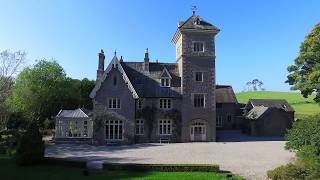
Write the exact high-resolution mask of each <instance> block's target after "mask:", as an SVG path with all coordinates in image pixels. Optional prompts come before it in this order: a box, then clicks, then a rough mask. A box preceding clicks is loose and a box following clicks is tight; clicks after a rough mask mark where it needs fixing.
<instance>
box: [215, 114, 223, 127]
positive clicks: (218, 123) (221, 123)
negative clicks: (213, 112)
mask: <svg viewBox="0 0 320 180" xmlns="http://www.w3.org/2000/svg"><path fill="white" fill-rule="evenodd" d="M216 127H223V117H222V116H217V122H216Z"/></svg>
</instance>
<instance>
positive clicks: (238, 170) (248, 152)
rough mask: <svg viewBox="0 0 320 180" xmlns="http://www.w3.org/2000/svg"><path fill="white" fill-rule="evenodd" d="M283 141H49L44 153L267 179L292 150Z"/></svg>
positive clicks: (287, 160) (286, 159) (291, 156)
mask: <svg viewBox="0 0 320 180" xmlns="http://www.w3.org/2000/svg"><path fill="white" fill-rule="evenodd" d="M284 144H285V142H284V141H248V142H208V143H176V144H136V145H129V146H89V145H51V146H48V147H47V149H46V155H47V156H52V157H62V158H73V159H82V160H87V161H89V162H91V163H92V162H94V163H97V162H117V163H126V162H129V163H181V164H183V163H187V164H192V163H195V164H210V163H213V164H219V165H220V168H221V169H222V170H227V171H231V172H232V173H235V174H239V175H241V176H243V177H245V178H246V179H266V176H265V175H266V172H267V170H270V169H273V168H275V167H277V166H280V165H283V164H286V163H287V162H289V161H290V160H292V158H293V157H294V154H293V153H291V152H288V151H286V150H284V148H283V147H284Z"/></svg>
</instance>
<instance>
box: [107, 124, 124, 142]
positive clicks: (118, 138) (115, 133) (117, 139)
mask: <svg viewBox="0 0 320 180" xmlns="http://www.w3.org/2000/svg"><path fill="white" fill-rule="evenodd" d="M111 127H112V128H111ZM115 127H117V132H116V128H115ZM120 127H121V128H120ZM107 128H108V129H107ZM111 129H112V132H113V135H112V138H111V136H110V135H111V133H110V131H111ZM120 129H121V130H120ZM120 131H121V132H120ZM104 132H105V136H104V137H105V139H106V140H108V141H123V134H124V123H123V121H122V120H106V121H105V131H104ZM107 132H109V134H108V136H107ZM115 135H117V138H115V137H116V136H115Z"/></svg>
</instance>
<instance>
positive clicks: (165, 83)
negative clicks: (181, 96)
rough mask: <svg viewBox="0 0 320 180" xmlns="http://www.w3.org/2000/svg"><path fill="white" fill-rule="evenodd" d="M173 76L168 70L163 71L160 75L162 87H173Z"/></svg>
mask: <svg viewBox="0 0 320 180" xmlns="http://www.w3.org/2000/svg"><path fill="white" fill-rule="evenodd" d="M171 79H172V77H171V75H170V73H169V71H168V70H167V68H165V67H164V68H163V71H162V73H161V75H160V86H161V87H171Z"/></svg>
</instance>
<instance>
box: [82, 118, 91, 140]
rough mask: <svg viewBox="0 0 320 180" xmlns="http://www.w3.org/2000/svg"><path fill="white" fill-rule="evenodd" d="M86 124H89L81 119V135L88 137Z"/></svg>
mask: <svg viewBox="0 0 320 180" xmlns="http://www.w3.org/2000/svg"><path fill="white" fill-rule="evenodd" d="M88 124H89V123H88V121H87V120H84V121H83V130H82V133H83V136H84V137H88V135H89V134H88V132H89V131H88Z"/></svg>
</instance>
